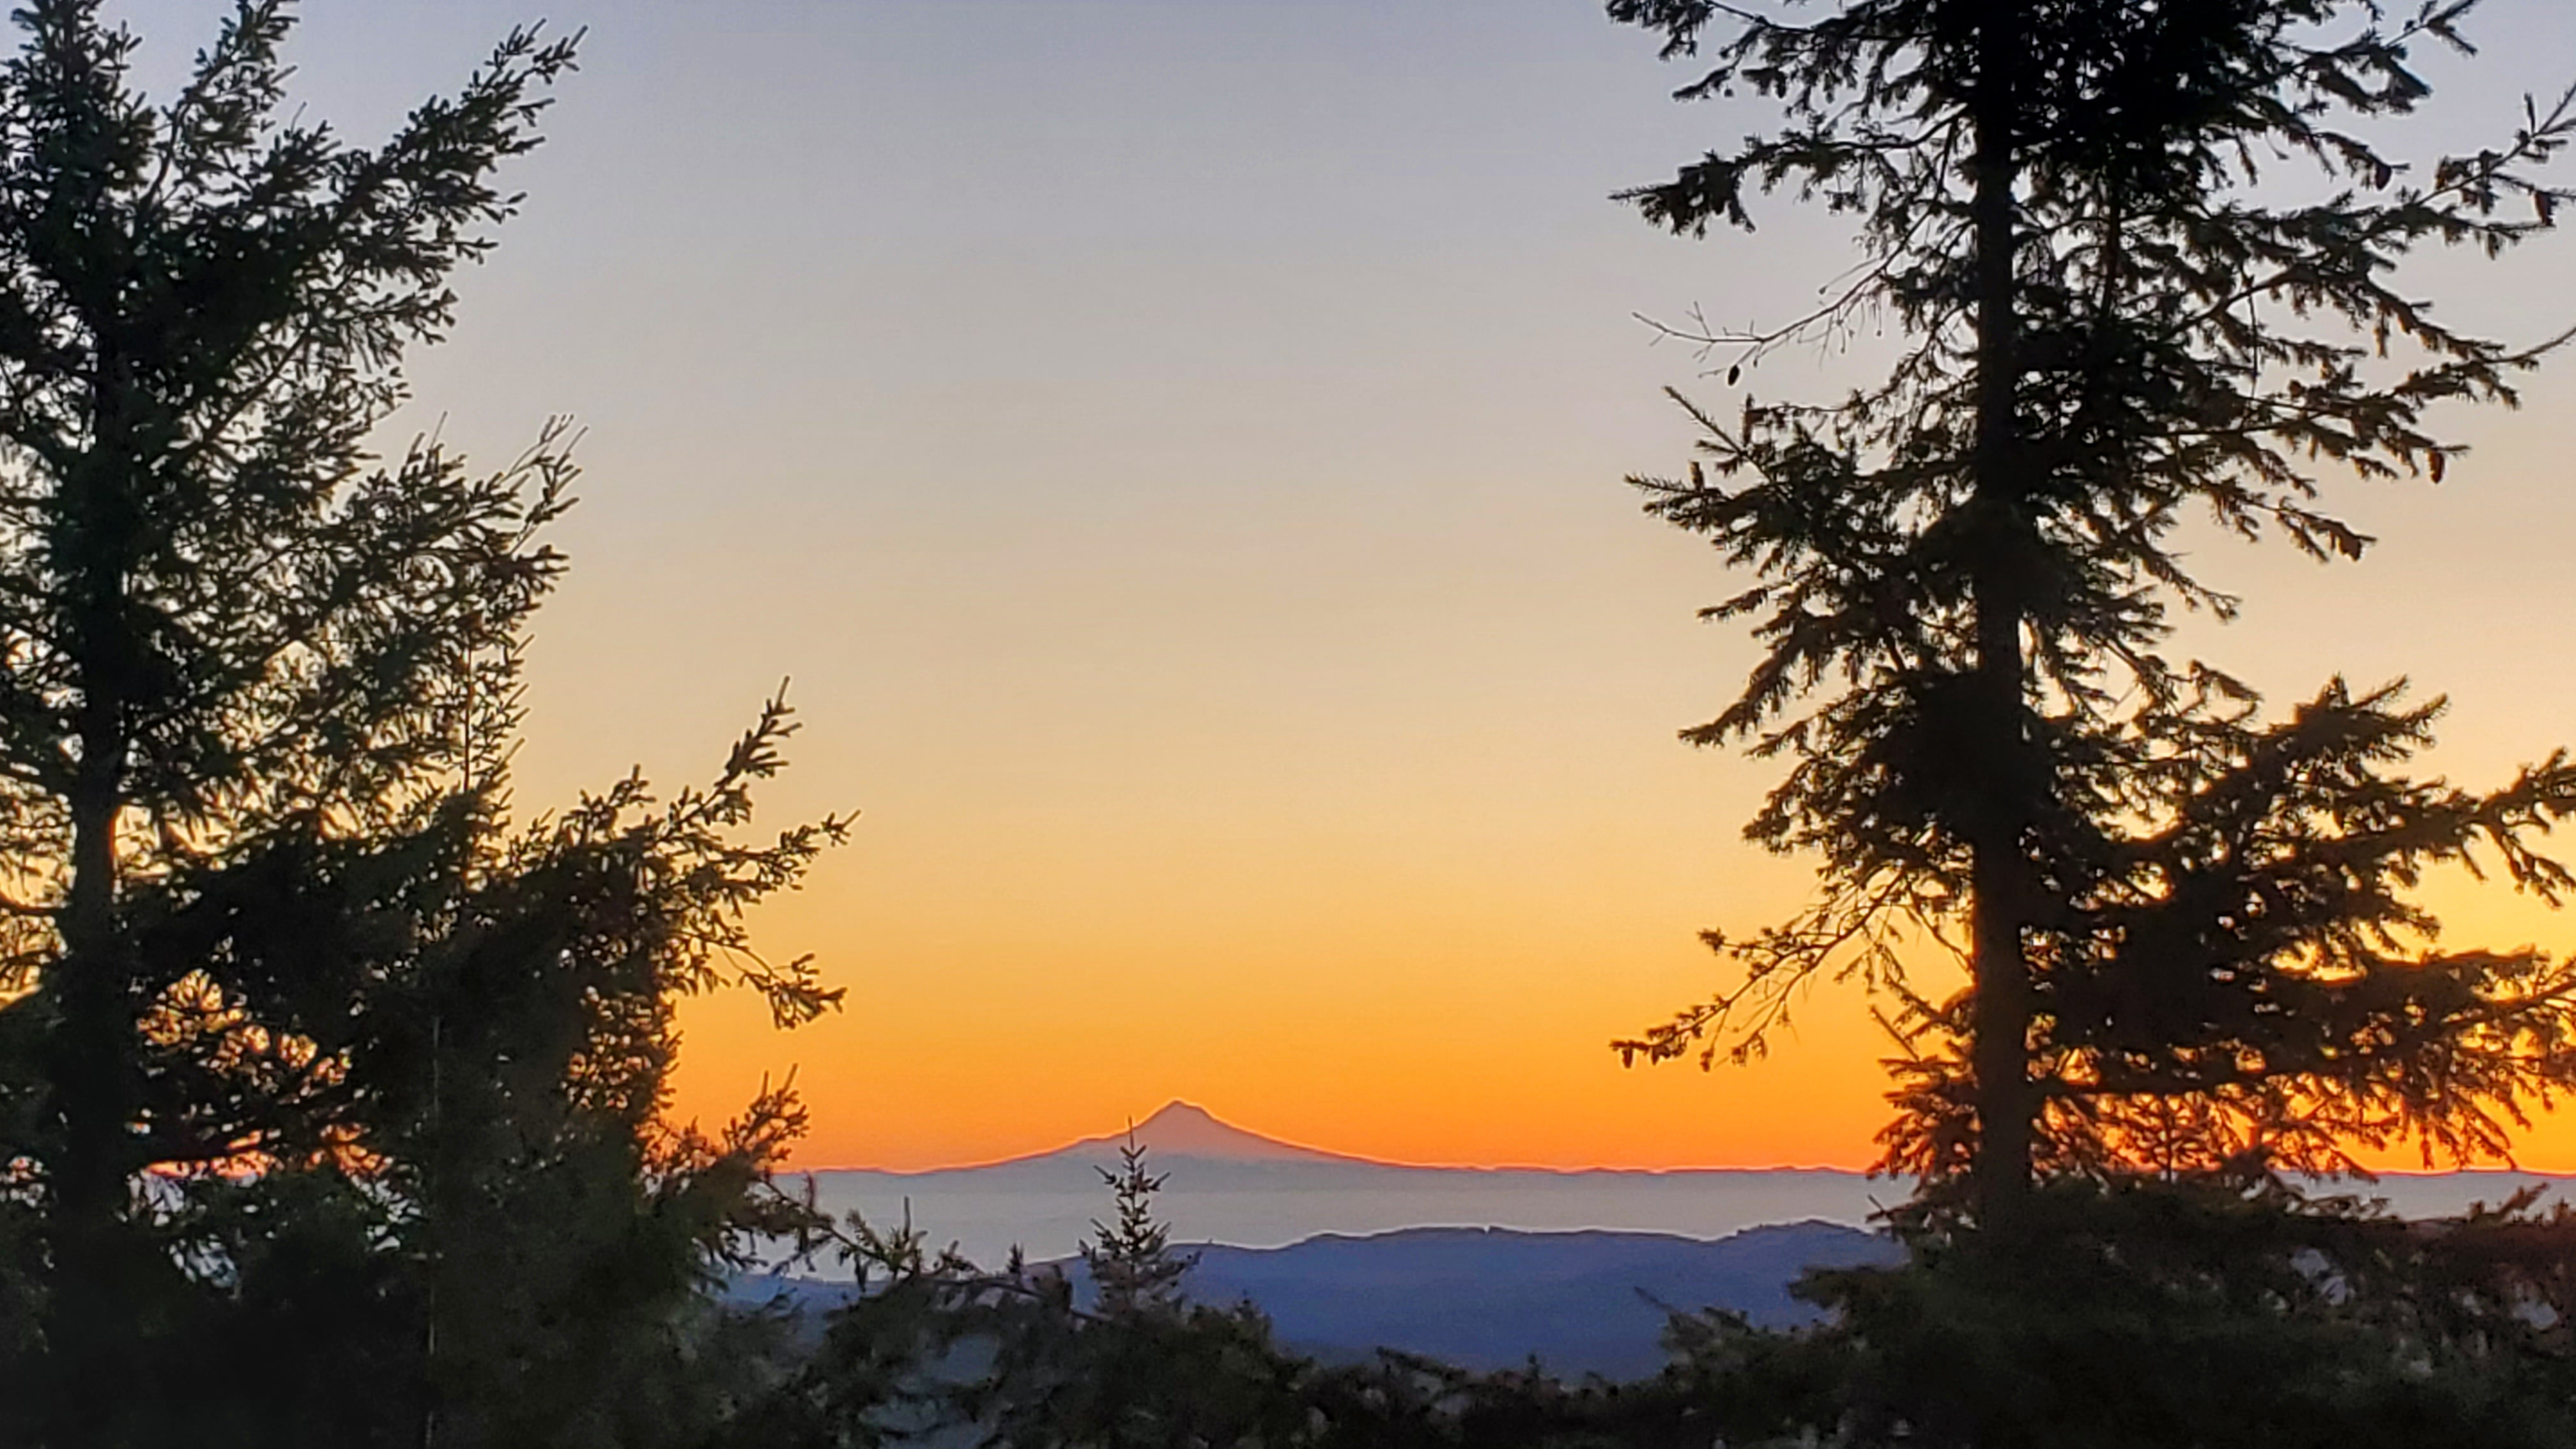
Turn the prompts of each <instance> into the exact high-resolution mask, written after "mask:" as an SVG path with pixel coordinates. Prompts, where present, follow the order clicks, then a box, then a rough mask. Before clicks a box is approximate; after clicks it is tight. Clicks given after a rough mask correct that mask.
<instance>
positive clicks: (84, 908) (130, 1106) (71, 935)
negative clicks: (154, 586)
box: [47, 361, 155, 1449]
mask: <svg viewBox="0 0 2576 1449" xmlns="http://www.w3.org/2000/svg"><path fill="white" fill-rule="evenodd" d="M100 373H101V379H102V381H101V384H100V386H99V387H98V389H97V391H96V392H95V393H94V394H93V402H92V407H93V413H92V417H93V419H94V422H95V425H96V432H95V436H96V438H97V442H96V443H95V444H94V445H93V447H92V448H91V450H90V453H89V456H88V458H87V459H85V460H84V464H83V466H81V467H79V468H77V469H75V470H73V471H72V473H71V474H70V475H69V476H66V477H65V478H64V479H63V481H62V487H63V489H64V492H65V494H66V497H65V499H64V502H65V503H66V504H67V505H68V506H67V508H66V512H67V513H68V514H69V515H70V517H69V522H70V527H69V528H67V529H66V530H65V534H64V536H63V538H62V539H61V540H59V541H58V542H57V543H56V545H55V550H56V567H57V568H59V569H60V570H61V571H62V572H63V574H64V575H65V577H66V580H67V583H68V591H69V592H70V593H71V594H72V597H73V600H74V602H73V604H72V608H71V619H70V620H69V622H70V624H71V629H70V631H69V632H70V641H71V647H72V651H73V655H74V659H73V664H74V668H75V670H76V671H77V672H76V676H75V677H76V679H77V681H78V688H79V690H80V704H79V707H78V709H77V712H76V713H75V715H74V718H73V719H72V721H71V724H72V728H73V730H74V732H75V734H76V736H77V738H78V741H79V750H80V758H79V761H78V762H77V764H76V765H75V767H74V770H73V776H72V783H71V788H70V790H69V792H68V797H67V799H66V801H65V803H66V804H67V805H68V807H69V813H70V816H71V825H72V851H71V879H70V881H69V884H68V888H67V889H66V891H65V896H64V902H63V912H62V916H61V918H60V930H61V936H62V959H61V961H60V962H59V963H58V965H57V966H56V968H55V969H56V970H57V971H59V972H60V974H61V978H62V984H61V986H60V989H59V991H58V992H57V993H56V996H55V1000H56V1002H57V1006H58V1009H59V1011H60V1013H61V1015H60V1017H59V1019H58V1021H57V1022H56V1024H55V1028H54V1041H53V1047H54V1052H55V1060H54V1064H53V1066H54V1070H53V1073H52V1077H53V1090H54V1101H53V1114H52V1115H53V1120H54V1123H55V1124H56V1128H57V1130H58V1131H59V1132H60V1133H61V1143H60V1150H59V1156H58V1158H57V1159H56V1161H54V1162H53V1163H51V1164H49V1165H48V1169H47V1178H48V1190H49V1192H50V1194H51V1197H52V1202H51V1204H50V1206H51V1208H52V1214H51V1215H52V1224H51V1227H52V1249H53V1255H54V1261H53V1291H52V1293H51V1294H50V1295H49V1306H48V1310H47V1338H48V1350H49V1354H50V1356H51V1358H52V1360H53V1363H54V1366H55V1372H54V1381H53V1384H52V1385H51V1387H52V1390H53V1394H54V1407H55V1413H54V1416H53V1417H54V1423H53V1433H54V1443H55V1444H56V1445H57V1446H58V1449H59V1446H74V1445H78V1446H99V1449H105V1446H109V1445H117V1444H121V1443H123V1442H124V1441H125V1440H126V1438H127V1437H128V1436H127V1435H126V1434H125V1433H124V1432H123V1429H122V1427H121V1422H122V1420H123V1418H124V1415H123V1414H122V1413H121V1412H120V1405H122V1404H123V1403H124V1402H125V1400H126V1398H127V1397H128V1391H129V1381H130V1379H131V1377H132V1375H134V1374H135V1373H137V1372H139V1371H140V1372H149V1369H148V1367H147V1366H145V1365H143V1364H140V1363H138V1362H137V1359H136V1350H137V1347H138V1345H139V1343H140V1340H141V1338H142V1335H141V1333H140V1332H139V1331H138V1325H139V1324H140V1323H141V1322H142V1321H143V1320H144V1318H145V1316H146V1314H147V1312H148V1309H147V1305H146V1303H145V1299H146V1298H147V1297H148V1296H149V1295H150V1294H151V1293H152V1290H153V1287H154V1285H153V1283H152V1282H151V1279H152V1278H153V1277H154V1276H155V1274H154V1273H153V1268H154V1262H153V1260H152V1259H151V1258H150V1257H149V1256H148V1254H147V1252H146V1251H145V1250H143V1249H141V1248H140V1247H139V1246H138V1245H137V1244H136V1242H135V1241H134V1224H133V1222H132V1221H131V1219H132V1216H133V1211H134V1203H133V1190H134V1189H133V1182H134V1174H135V1172H136V1171H137V1170H138V1169H139V1168H140V1167H142V1166H143V1164H142V1163H141V1162H140V1161H138V1160H137V1157H136V1149H135V1144H134V1137H133V1132H132V1130H131V1129H132V1124H133V1122H134V1120H135V1118H136V1116H137V1114H138V1112H139V1111H140V1107H141V1102H140V1097H139V1094H138V1083H137V1080H136V1063H135V1060H134V1055H135V1047H136V1026H137V1023H136V1012H137V1010H138V1003H137V1001H136V999H135V995H134V986H135V977H136V970H137V968H136V965H135V962H134V961H133V959H132V952H131V950H130V949H129V946H128V943H127V941H126V940H125V932H124V930H123V926H122V922H121V921H120V919H119V896H120V890H119V881H118V859H117V826H118V818H119V816H120V815H121V814H122V812H123V808H124V803H125V788H126V780H125V758H126V752H127V748H128V745H129V739H128V723H127V713H128V711H127V701H128V699H129V697H130V696H131V694H132V691H133V685H134V681H135V655H136V641H135V640H134V638H133V637H132V628H131V625H130V622H129V621H128V619H127V608H128V603H129V601H128V599H127V582H126V580H127V574H128V565H127V562H126V559H127V557H128V554H129V552H130V550H131V547H132V540H133V519H132V508H133V499H134V486H133V481H132V477H131V473H132V466H131V465H130V464H127V463H125V462H124V461H123V459H124V450H123V449H122V448H121V447H120V446H119V444H120V443H121V442H122V438H121V436H120V435H121V433H122V429H121V427H120V426H119V422H120V419H119V416H118V409H117V407H116V403H117V401H118V399H119V395H120V389H119V388H118V387H117V385H116V383H117V378H116V372H115V369H114V367H113V365H112V364H109V363H107V362H105V361H102V364H101V368H100Z"/></svg>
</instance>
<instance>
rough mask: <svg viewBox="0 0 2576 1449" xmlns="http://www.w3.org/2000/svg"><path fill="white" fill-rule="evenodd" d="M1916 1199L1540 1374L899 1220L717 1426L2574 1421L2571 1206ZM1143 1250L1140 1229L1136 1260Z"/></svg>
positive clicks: (2575, 1248)
mask: <svg viewBox="0 0 2576 1449" xmlns="http://www.w3.org/2000/svg"><path fill="white" fill-rule="evenodd" d="M1965 1223H1966V1220H1965V1219H1964V1218H1963V1217H1961V1216H1959V1215H1958V1214H1956V1213H1954V1212H1952V1211H1950V1210H1948V1209H1946V1208H1944V1207H1941V1206H1939V1205H1921V1206H1918V1207H1916V1208H1913V1209H1910V1210H1909V1211H1908V1212H1907V1213H1905V1214H1904V1215H1902V1217H1901V1220H1900V1221H1899V1222H1898V1223H1897V1224H1896V1225H1895V1226H1896V1229H1897V1231H1899V1232H1900V1233H1901V1234H1902V1235H1903V1236H1904V1238H1905V1240H1906V1242H1907V1244H1908V1246H1909V1249H1910V1255H1909V1256H1910V1261H1909V1262H1908V1263H1907V1264H1905V1265H1904V1266H1902V1267H1898V1268H1894V1269H1849V1270H1836V1271H1831V1272H1822V1273H1817V1274H1813V1275H1810V1276H1809V1277H1808V1278H1807V1279H1806V1280H1805V1281H1804V1282H1803V1283H1802V1285H1801V1287H1800V1292H1801V1294H1802V1296H1805V1297H1807V1298H1809V1299H1810V1300H1811V1301H1813V1302H1816V1303H1818V1304H1820V1305H1824V1306H1826V1307H1828V1308H1829V1309H1831V1310H1832V1316H1831V1317H1830V1319H1829V1320H1828V1321H1826V1322H1825V1323H1824V1324H1822V1325H1820V1326H1817V1327H1814V1328H1810V1329H1804V1330H1797V1331H1788V1332H1780V1331H1767V1330H1762V1329H1757V1328H1754V1327H1751V1326H1750V1325H1748V1324H1747V1323H1745V1322H1744V1321H1743V1320H1742V1319H1741V1318H1739V1317H1736V1316H1734V1315H1731V1314H1727V1313H1722V1312H1706V1313H1692V1314H1683V1315H1678V1316H1676V1317H1675V1318H1674V1320H1673V1321H1672V1324H1671V1327H1670V1330H1669V1333H1668V1337H1667V1347H1668V1349H1669V1350H1670V1353H1671V1362H1670V1364H1669V1365H1668V1366H1667V1367H1666V1368H1665V1369H1664V1371H1663V1372H1661V1373H1660V1374H1658V1375H1656V1376H1654V1377H1652V1378H1649V1379H1645V1380H1641V1381H1637V1382H1633V1383H1608V1382H1604V1381H1602V1380H1599V1379H1586V1380H1583V1381H1579V1382H1563V1381H1559V1380H1556V1379H1553V1378H1551V1377H1549V1376H1548V1375H1547V1374H1546V1373H1544V1372H1543V1371H1542V1370H1541V1369H1540V1367H1539V1366H1537V1365H1533V1366H1532V1367H1531V1368H1530V1369H1528V1370H1526V1371H1521V1372H1511V1373H1501V1374H1483V1375H1479V1374H1471V1373H1467V1372H1464V1371H1461V1370H1456V1369H1451V1368H1448V1367H1445V1366H1442V1365H1439V1364H1436V1363H1430V1362H1426V1361H1423V1360H1420V1359H1416V1358H1412V1357H1408V1356H1405V1355H1400V1354H1392V1353H1389V1354H1381V1355H1380V1356H1379V1357H1378V1358H1377V1359H1376V1360H1375V1361H1374V1362H1371V1363H1366V1364H1360V1365H1328V1364H1319V1363H1315V1362H1313V1361H1310V1360H1307V1359H1304V1358H1302V1357H1300V1356H1298V1355H1296V1354H1294V1353H1291V1352H1288V1351H1286V1350H1285V1349H1283V1348H1282V1347H1281V1346H1280V1345H1279V1344H1278V1343H1277V1342H1276V1341H1275V1340H1274V1339H1273V1338H1272V1337H1271V1335H1270V1332H1269V1329H1268V1325H1267V1324H1266V1323H1265V1322H1264V1321H1263V1320H1262V1318H1261V1317H1260V1315H1259V1314H1258V1313H1257V1312H1256V1311H1254V1310H1253V1309H1251V1308H1250V1307H1248V1306H1241V1305H1238V1306H1236V1307H1233V1308H1216V1307H1209V1306H1199V1305H1192V1304H1189V1303H1187V1302H1186V1301H1185V1300H1184V1299H1181V1298H1178V1297H1162V1298H1154V1299H1130V1300H1127V1301H1125V1302H1123V1303H1117V1304H1112V1303H1111V1302H1109V1301H1107V1300H1106V1299H1104V1300H1103V1301H1102V1302H1101V1303H1100V1304H1099V1305H1097V1306H1095V1307H1089V1308H1086V1307H1084V1306H1083V1305H1082V1304H1081V1303H1080V1302H1078V1300H1077V1295H1076V1293H1075V1291H1074V1289H1073V1288H1072V1287H1071V1286H1070V1285H1069V1284H1068V1283H1067V1281H1066V1280H1065V1279H1064V1278H1063V1277H1061V1276H1060V1275H1058V1274H1056V1273H1055V1272H1053V1271H1052V1270H1031V1269H1028V1268H1026V1267H1024V1266H1022V1265H1018V1264H1013V1265H1011V1266H1009V1267H1008V1268H1007V1269H1005V1270H1004V1271H1003V1272H1000V1273H994V1274H987V1273H982V1272H979V1271H978V1270H976V1269H975V1268H973V1267H972V1266H971V1265H969V1264H966V1263H963V1262H960V1261H958V1260H957V1259H955V1258H953V1257H948V1258H937V1257H932V1256H929V1255H926V1254H924V1253H923V1252H922V1251H921V1245H920V1243H919V1241H918V1239H917V1238H914V1237H910V1236H907V1235H904V1234H895V1235H893V1236H891V1237H880V1236H877V1235H875V1234H872V1233H868V1232H867V1231H866V1230H865V1229H863V1228H861V1229H857V1230H855V1232H854V1233H852V1234H850V1235H846V1236H843V1237H842V1238H841V1239H840V1241H841V1242H842V1243H843V1244H844V1245H845V1246H847V1247H848V1248H849V1249H850V1250H851V1252H852V1253H853V1254H854V1256H855V1257H856V1259H857V1260H858V1261H860V1262H863V1263H866V1264H869V1265H871V1276H870V1278H869V1280H868V1281H869V1285H870V1286H869V1288H868V1291H867V1292H866V1293H864V1294H863V1295H862V1296H861V1297H860V1298H859V1299H858V1300H857V1301H856V1302H854V1303H853V1304H852V1305H851V1306H849V1307H848V1308H846V1309H844V1310H842V1311H840V1312H838V1313H836V1314H834V1315H833V1316H832V1317H831V1319H830V1321H829V1324H828V1327H827V1329H826V1331H825V1332H824V1334H823V1336H822V1337H821V1340H820V1342H819V1344H818V1345H816V1346H814V1347H813V1348H812V1351H811V1352H810V1353H809V1354H807V1355H805V1356H803V1357H802V1358H801V1359H800V1360H798V1361H797V1362H796V1363H795V1364H794V1365H793V1366H792V1368H789V1369H787V1370H786V1371H785V1372H783V1373H782V1375H781V1376H780V1378H779V1379H778V1381H777V1384H776V1387H775V1388H774V1389H773V1391H772V1392H771V1393H770V1394H769V1395H767V1396H766V1397H763V1398H761V1399H760V1400H758V1401H757V1402H755V1403H753V1404H751V1405H750V1406H748V1407H747V1409H746V1411H745V1413H744V1414H743V1417H742V1418H741V1419H740V1420H739V1421H738V1422H737V1423H736V1424H735V1425H734V1426H733V1428H732V1429H731V1430H730V1431H729V1432H728V1433H727V1434H725V1435H723V1436H721V1437H720V1438H719V1440H718V1443H719V1444H721V1445H724V1446H728V1449H729V1446H735V1445H740V1446H746V1449H747V1446H750V1445H754V1444H763V1445H787V1446H802V1445H812V1446H826V1445H828V1446H836V1449H837V1446H852V1445H878V1444H899V1443H905V1442H921V1443H934V1444H944V1445H964V1444H989V1445H995V1446H1012V1449H1021V1446H1047V1449H1071V1446H1085V1445H1097V1446H1138V1449H1143V1446H1176V1449H1177V1446H1188V1445H1262V1446H1288V1445H1298V1446H1315V1449H1331V1446H1353V1449H1360V1446H1367V1449H1447V1446H1458V1449H1465V1446H1505V1449H1508V1446H1529V1449H1575V1446H1605V1449H1606V1446H1641V1449H1686V1446H1687V1449H1706V1446H1709V1445H1712V1444H1716V1445H1724V1446H1733V1449H1751V1446H1792V1445H1799V1446H1842V1449H1882V1446H1884V1449H1896V1446H1909V1449H1926V1446H1937V1449H2041V1446H2048V1449H2279V1446H2292V1449H2302V1446H2314V1449H2378V1446H2390V1449H2394V1446H2400V1445H2405V1446H2424V1445H2452V1444H2459V1445H2467V1444H2477V1445H2495V1446H2533V1449H2537V1446H2543V1445H2564V1444H2567V1443H2570V1442H2576V1342H2571V1336H2570V1332H2569V1324H2570V1322H2571V1320H2570V1317H2569V1315H2570V1314H2571V1313H2576V1220H2571V1219H2570V1218H2569V1217H2568V1216H2567V1215H2566V1214H2565V1213H2563V1212H2559V1213H2552V1214H2540V1213H2535V1212H2533V1211H2531V1210H2530V1207H2529V1205H2528V1204H2527V1203H2512V1204H2506V1205H2504V1206H2502V1207H2499V1208H2496V1209H2493V1210H2482V1211H2480V1212H2479V1213H2476V1214H2473V1215H2472V1216H2470V1217H2469V1218H2466V1219H2463V1220H2457V1221H2449V1222H2441V1223H2416V1222H2407V1221H2403V1220H2398V1219H2394V1218H2389V1217H2385V1216H2381V1215H2378V1214H2376V1213H2374V1212H2373V1211H2371V1210H2370V1209H2369V1208H2368V1207H2367V1205H2365V1204H2363V1203H2361V1202H2358V1201H2356V1200H2352V1199H2308V1198H2303V1197H2301V1196H2298V1195H2297V1194H2294V1193H2292V1192H2291V1191H2289V1190H2288V1189H2287V1188H2285V1187H2283V1186H2281V1185H2279V1184H2277V1183H2274V1182H2270V1181H2268V1180H2260V1179H2258V1180H2254V1181H2249V1182H2235V1183H2229V1182H2223V1181H2216V1180H2205V1181H2201V1182H2197V1183H2179V1182H2163V1181H2129V1182H2124V1183H2120V1184H2116V1185H2102V1184H2094V1183H2068V1184H2062V1185H2059V1186H2055V1187H2052V1188H2050V1189H2048V1190H2046V1191H2043V1192H2041V1193H2040V1194H2038V1195H2037V1196H2036V1197H2035V1198H2034V1200H2033V1204H2032V1219H2031V1222H2030V1229H2031V1231H2030V1233H2029V1235H2028V1236H2027V1237H2026V1238H2021V1239H2017V1240H2015V1241H2014V1242H2012V1243H2011V1244H2009V1245H2005V1244H2003V1243H2001V1242H1999V1241H1998V1240H1996V1239H1995V1238H1993V1237H1992V1236H1991V1235H1985V1234H1980V1233H1979V1232H1978V1231H1976V1230H1975V1229H1974V1228H1972V1227H1969V1226H1966V1225H1965ZM1173 1262H1174V1260H1173V1259H1171V1258H1170V1257H1169V1256H1168V1255H1167V1254H1165V1253H1163V1252H1161V1251H1157V1252H1155V1253H1154V1254H1153V1255H1152V1259H1151V1263H1150V1264H1149V1266H1153V1267H1158V1268H1159V1267H1169V1266H1171V1265H1172V1264H1173Z"/></svg>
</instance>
